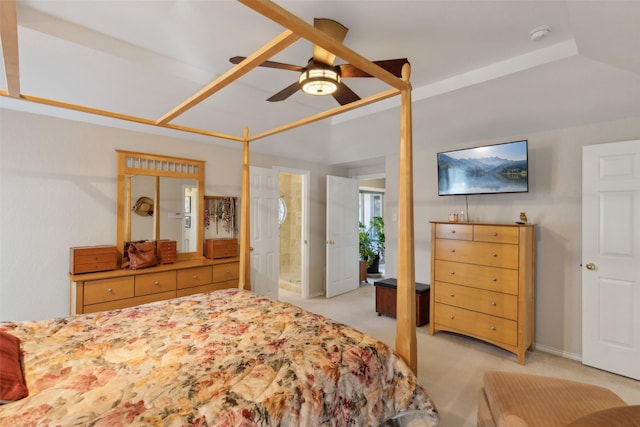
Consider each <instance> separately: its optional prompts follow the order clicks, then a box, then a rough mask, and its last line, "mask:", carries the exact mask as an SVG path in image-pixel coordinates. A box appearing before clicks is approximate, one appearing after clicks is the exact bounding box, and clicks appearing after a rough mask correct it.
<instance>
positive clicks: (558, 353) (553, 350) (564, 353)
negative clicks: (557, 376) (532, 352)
mask: <svg viewBox="0 0 640 427" xmlns="http://www.w3.org/2000/svg"><path fill="white" fill-rule="evenodd" d="M538 350H540V351H542V352H545V353H550V354H554V355H556V356H560V357H566V358H567V359H572V360H576V361H578V362H582V355H581V354H577V353H569V352H567V351H563V350H558V349H557V348H554V347H547V346H546V345H540V344H536V351H538Z"/></svg>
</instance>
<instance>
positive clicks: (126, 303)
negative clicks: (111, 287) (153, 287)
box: [82, 291, 176, 313]
mask: <svg viewBox="0 0 640 427" xmlns="http://www.w3.org/2000/svg"><path fill="white" fill-rule="evenodd" d="M175 297H176V291H171V292H161V293H159V294H151V295H143V296H140V297H133V298H125V299H119V300H116V301H106V302H101V303H98V304H91V305H85V306H84V310H83V311H82V312H83V313H95V312H97V311H106V310H117V309H119V308H127V307H133V306H136V305H140V304H147V303H150V302H155V301H163V300H166V299H170V298H175Z"/></svg>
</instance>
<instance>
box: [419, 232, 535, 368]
mask: <svg viewBox="0 0 640 427" xmlns="http://www.w3.org/2000/svg"><path fill="white" fill-rule="evenodd" d="M534 241H535V227H534V226H533V225H515V224H514V225H511V224H470V223H441V222H432V223H431V295H430V297H431V310H430V315H431V319H430V321H431V322H430V333H431V335H433V334H434V333H435V331H436V330H445V331H451V332H456V333H460V334H464V335H468V336H472V337H475V338H478V339H481V340H484V341H487V342H489V343H492V344H494V345H497V346H499V347H501V348H504V349H506V350H508V351H510V352H512V353H515V354H516V355H517V356H518V362H520V363H524V361H525V352H526V350H533V349H534V335H533V324H534V323H533V313H534V311H533V301H534V298H533V288H534Z"/></svg>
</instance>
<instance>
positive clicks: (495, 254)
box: [435, 239, 518, 270]
mask: <svg viewBox="0 0 640 427" xmlns="http://www.w3.org/2000/svg"><path fill="white" fill-rule="evenodd" d="M435 246H436V257H437V258H438V259H443V260H446V261H455V262H466V263H470V264H478V265H488V266H492V267H502V268H511V269H514V270H515V269H517V268H518V246H517V245H509V244H502V243H486V242H467V241H461V240H448V239H436V242H435Z"/></svg>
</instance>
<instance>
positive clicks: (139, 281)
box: [136, 271, 176, 296]
mask: <svg viewBox="0 0 640 427" xmlns="http://www.w3.org/2000/svg"><path fill="white" fill-rule="evenodd" d="M175 290H176V272H175V271H165V272H163V273H152V274H141V275H139V276H136V296H140V295H151V294H157V293H160V292H168V291H175Z"/></svg>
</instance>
